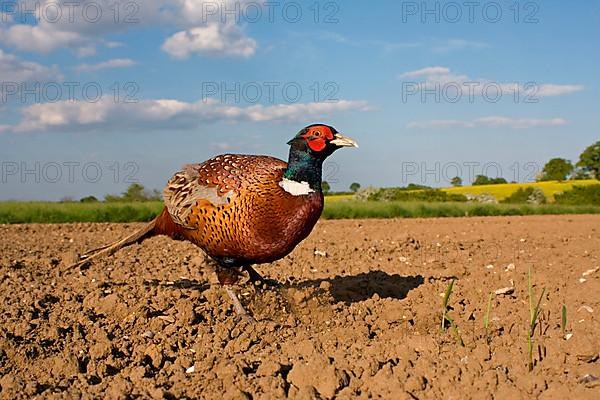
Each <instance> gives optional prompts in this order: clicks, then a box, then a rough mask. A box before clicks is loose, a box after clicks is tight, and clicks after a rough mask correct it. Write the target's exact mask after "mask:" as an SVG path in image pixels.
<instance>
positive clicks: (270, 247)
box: [71, 124, 358, 316]
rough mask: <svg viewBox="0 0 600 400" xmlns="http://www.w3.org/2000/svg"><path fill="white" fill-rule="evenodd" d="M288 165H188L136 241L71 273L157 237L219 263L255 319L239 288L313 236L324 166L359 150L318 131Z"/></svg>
mask: <svg viewBox="0 0 600 400" xmlns="http://www.w3.org/2000/svg"><path fill="white" fill-rule="evenodd" d="M288 144H289V145H290V146H291V148H290V153H289V160H288V162H287V163H286V162H284V161H282V160H279V159H277V158H274V157H268V156H256V155H240V154H224V155H219V156H216V157H214V158H211V159H210V160H207V161H205V162H203V163H201V164H190V165H186V166H185V167H184V168H183V170H182V171H180V172H177V173H176V174H175V175H174V176H173V177H172V178H171V179H170V180H169V182H168V183H167V186H166V187H165V189H164V191H163V197H164V203H165V207H164V209H163V210H162V212H161V214H160V215H159V216H158V217H156V218H155V219H154V220H153V221H151V222H150V223H148V224H147V225H146V226H145V227H143V228H142V229H140V230H139V231H137V232H135V233H134V234H132V235H130V236H128V237H126V238H124V239H122V240H119V241H117V242H115V243H112V244H109V245H107V246H103V247H100V248H98V249H95V250H92V251H89V252H87V253H86V254H84V255H82V256H81V257H80V261H79V262H77V263H76V264H73V265H72V266H71V267H75V266H80V265H82V264H84V263H87V262H89V261H91V260H92V259H95V258H97V257H99V256H102V255H112V254H113V253H115V252H116V251H117V250H119V249H121V248H123V247H126V246H128V245H131V244H133V243H140V242H142V241H143V240H144V239H146V238H149V237H151V236H155V235H166V236H169V237H171V238H173V239H176V240H188V241H190V242H192V243H194V244H195V245H196V246H198V247H200V248H201V249H202V250H204V252H205V253H206V254H207V255H208V256H209V257H210V258H212V260H214V261H215V264H216V265H215V267H216V268H215V269H216V273H217V277H218V280H219V282H220V283H221V284H222V285H224V286H225V289H226V291H227V293H228V295H229V296H230V297H231V299H232V301H233V305H234V307H235V309H236V311H237V312H238V314H241V315H242V316H248V314H247V313H246V311H245V310H244V309H243V307H242V305H241V303H240V302H239V299H238V298H237V296H236V294H235V292H234V291H233V289H232V288H231V285H233V284H235V283H236V282H237V281H238V279H239V278H240V276H242V273H243V272H244V271H245V272H246V273H247V274H248V275H249V278H250V279H251V280H262V277H261V276H260V275H259V274H258V273H257V272H256V271H255V270H254V269H253V268H252V265H253V264H260V263H269V262H273V261H275V260H278V259H280V258H283V257H285V256H286V255H288V254H289V253H290V252H291V251H292V250H293V249H294V248H295V247H296V245H297V244H298V243H300V242H301V241H302V240H304V239H305V238H306V237H307V236H308V235H309V233H310V232H311V231H312V229H313V227H314V225H315V224H316V222H317V220H318V219H319V217H320V216H321V212H322V211H323V192H322V190H321V179H322V166H323V161H324V160H325V159H326V158H327V157H328V156H330V155H331V154H332V153H333V152H334V151H335V150H337V149H339V148H342V147H358V145H357V143H356V142H355V141H354V140H352V139H350V138H347V137H344V136H342V135H341V134H340V133H339V132H338V131H336V130H335V128H333V127H331V126H328V125H321V124H315V125H310V126H307V127H306V128H304V129H302V130H301V131H300V132H299V133H298V134H297V135H296V136H295V137H294V138H293V139H292V140H290V141H289V142H288Z"/></svg>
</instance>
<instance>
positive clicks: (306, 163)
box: [284, 124, 358, 192]
mask: <svg viewBox="0 0 600 400" xmlns="http://www.w3.org/2000/svg"><path fill="white" fill-rule="evenodd" d="M288 144H289V145H290V146H291V148H290V155H289V160H288V168H287V169H286V171H285V174H284V177H285V179H287V180H290V181H294V182H300V183H305V184H306V185H307V191H308V190H310V191H311V192H312V191H315V192H316V191H318V192H321V179H322V171H323V161H325V159H326V158H327V157H329V156H330V155H332V154H333V152H334V151H336V150H338V149H341V148H342V147H358V143H356V141H354V140H353V139H350V138H348V137H345V136H343V135H342V134H341V133H339V132H338V131H337V130H336V129H335V128H334V127H332V126H329V125H323V124H314V125H309V126H307V127H306V128H304V129H302V130H301V131H300V132H298V134H297V135H296V136H295V137H294V138H293V139H292V140H290V141H289V142H288Z"/></svg>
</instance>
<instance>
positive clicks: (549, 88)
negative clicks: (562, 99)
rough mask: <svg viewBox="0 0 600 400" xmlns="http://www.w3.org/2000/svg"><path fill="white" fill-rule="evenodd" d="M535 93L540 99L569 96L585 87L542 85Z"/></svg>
mask: <svg viewBox="0 0 600 400" xmlns="http://www.w3.org/2000/svg"><path fill="white" fill-rule="evenodd" d="M538 89H539V91H538V93H537V95H538V96H540V97H550V96H562V95H563V94H571V93H576V92H580V91H582V90H583V89H585V87H584V86H583V85H555V84H544V85H540V86H539V88H538Z"/></svg>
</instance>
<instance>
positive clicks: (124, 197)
mask: <svg viewBox="0 0 600 400" xmlns="http://www.w3.org/2000/svg"><path fill="white" fill-rule="evenodd" d="M161 199H162V195H161V193H160V192H159V191H158V190H156V189H154V190H153V191H152V192H148V191H147V190H146V189H145V188H144V186H143V185H140V184H139V183H132V184H131V185H129V187H128V188H127V190H126V191H125V192H123V193H122V194H121V196H118V195H115V194H107V195H106V196H104V201H106V202H115V201H127V202H129V201H151V200H161Z"/></svg>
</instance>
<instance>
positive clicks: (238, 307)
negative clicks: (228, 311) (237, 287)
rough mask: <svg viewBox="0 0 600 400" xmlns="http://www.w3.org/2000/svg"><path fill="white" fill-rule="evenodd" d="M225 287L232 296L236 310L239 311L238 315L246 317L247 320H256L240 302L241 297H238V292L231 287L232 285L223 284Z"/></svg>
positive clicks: (242, 317)
mask: <svg viewBox="0 0 600 400" xmlns="http://www.w3.org/2000/svg"><path fill="white" fill-rule="evenodd" d="M223 287H224V288H225V291H226V292H227V294H228V295H229V297H230V298H231V301H232V303H233V308H234V309H235V312H236V313H237V315H238V316H239V317H240V318H241V319H245V320H247V321H249V322H256V321H255V320H254V318H252V316H251V315H250V314H248V311H246V309H245V308H244V306H243V305H242V303H241V302H240V299H238V297H237V294H236V293H235V291H234V290H233V289H232V288H231V286H229V285H226V286H223Z"/></svg>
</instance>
